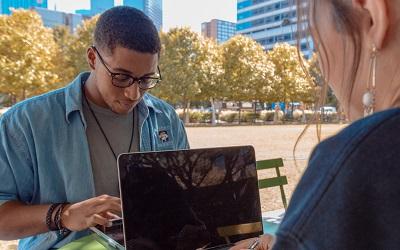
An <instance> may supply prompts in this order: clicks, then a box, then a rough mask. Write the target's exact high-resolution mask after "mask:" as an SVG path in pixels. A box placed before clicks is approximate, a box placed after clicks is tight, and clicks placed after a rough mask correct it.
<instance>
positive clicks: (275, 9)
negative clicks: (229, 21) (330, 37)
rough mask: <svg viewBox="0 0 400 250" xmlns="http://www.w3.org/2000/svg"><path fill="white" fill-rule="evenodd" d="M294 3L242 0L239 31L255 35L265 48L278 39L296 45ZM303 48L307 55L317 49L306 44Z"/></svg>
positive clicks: (251, 35) (280, 0)
mask: <svg viewBox="0 0 400 250" xmlns="http://www.w3.org/2000/svg"><path fill="white" fill-rule="evenodd" d="M290 3H291V0H238V2H237V20H238V23H237V25H236V29H237V33H239V34H242V35H245V36H249V37H251V38H253V39H254V40H256V41H257V42H259V43H260V44H261V45H263V46H264V48H265V49H271V48H273V46H274V45H275V43H278V42H287V43H289V44H296V43H297V40H296V33H297V23H296V22H297V18H296V15H297V12H296V7H295V6H293V5H291V4H290ZM311 47H312V45H311ZM301 48H302V50H303V53H304V54H305V56H306V57H308V56H310V55H311V54H312V52H313V49H312V48H309V47H308V46H306V45H305V44H302V45H301Z"/></svg>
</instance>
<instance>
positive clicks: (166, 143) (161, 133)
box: [154, 127, 174, 150]
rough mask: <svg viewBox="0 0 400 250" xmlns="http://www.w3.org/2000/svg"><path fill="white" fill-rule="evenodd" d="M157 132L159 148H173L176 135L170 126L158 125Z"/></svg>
mask: <svg viewBox="0 0 400 250" xmlns="http://www.w3.org/2000/svg"><path fill="white" fill-rule="evenodd" d="M154 132H155V138H156V149H157V150H173V149H174V137H173V134H172V132H171V128H169V127H158V129H157V130H156V131H154Z"/></svg>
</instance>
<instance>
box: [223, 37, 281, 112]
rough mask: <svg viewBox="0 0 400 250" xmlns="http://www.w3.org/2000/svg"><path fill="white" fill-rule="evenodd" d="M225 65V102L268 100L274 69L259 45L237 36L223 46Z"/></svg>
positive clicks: (251, 40)
mask: <svg viewBox="0 0 400 250" xmlns="http://www.w3.org/2000/svg"><path fill="white" fill-rule="evenodd" d="M222 61H223V69H224V77H223V85H224V88H225V93H224V97H225V98H226V99H228V100H232V101H239V102H241V101H252V100H253V101H267V100H268V97H269V96H270V92H271V84H272V83H271V80H272V76H273V72H274V68H273V65H272V64H271V63H270V62H269V61H268V57H267V55H266V53H265V51H264V48H263V47H262V46H261V45H260V44H259V43H257V42H256V41H254V40H253V39H251V38H248V37H244V36H240V35H239V36H235V37H233V38H231V39H230V40H228V41H227V42H225V43H224V44H222ZM239 111H240V109H239ZM239 119H240V118H239Z"/></svg>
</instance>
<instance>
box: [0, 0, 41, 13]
mask: <svg viewBox="0 0 400 250" xmlns="http://www.w3.org/2000/svg"><path fill="white" fill-rule="evenodd" d="M0 2H1V14H6V15H9V14H11V10H10V9H11V8H14V9H19V8H22V9H30V8H33V7H40V8H47V0H1V1H0Z"/></svg>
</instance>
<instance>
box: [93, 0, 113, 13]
mask: <svg viewBox="0 0 400 250" xmlns="http://www.w3.org/2000/svg"><path fill="white" fill-rule="evenodd" d="M112 7H114V0H90V10H91V14H92V15H96V14H100V13H102V12H104V11H106V10H108V9H110V8H112Z"/></svg>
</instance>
